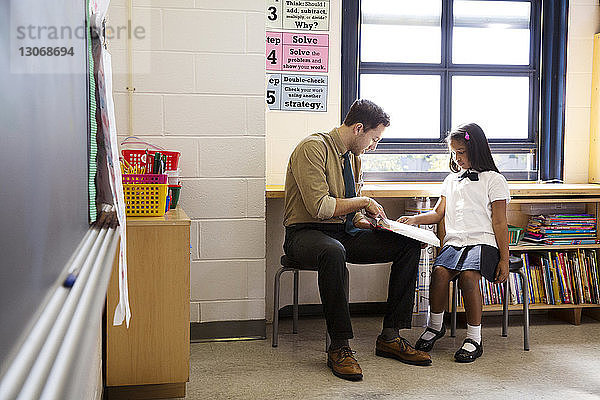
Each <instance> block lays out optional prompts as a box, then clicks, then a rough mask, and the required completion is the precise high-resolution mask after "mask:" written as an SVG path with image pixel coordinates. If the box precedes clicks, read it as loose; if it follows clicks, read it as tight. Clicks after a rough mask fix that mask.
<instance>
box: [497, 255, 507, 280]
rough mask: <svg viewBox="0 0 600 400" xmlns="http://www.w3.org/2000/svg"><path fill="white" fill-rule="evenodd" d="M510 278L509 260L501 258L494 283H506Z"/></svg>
mask: <svg viewBox="0 0 600 400" xmlns="http://www.w3.org/2000/svg"><path fill="white" fill-rule="evenodd" d="M506 278H508V260H502V259H501V260H500V261H499V262H498V266H497V267H496V275H495V279H494V283H504V282H505V281H506Z"/></svg>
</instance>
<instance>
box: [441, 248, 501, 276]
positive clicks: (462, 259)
mask: <svg viewBox="0 0 600 400" xmlns="http://www.w3.org/2000/svg"><path fill="white" fill-rule="evenodd" d="M498 261H500V252H499V251H498V249H497V248H495V247H494V246H489V245H487V244H478V245H475V246H465V247H457V246H450V245H446V246H444V247H443V248H442V250H441V251H440V253H439V254H438V256H437V257H436V259H435V261H434V262H433V266H434V267H436V266H438V265H441V266H442V267H446V268H448V269H453V270H455V271H465V270H475V271H479V273H481V276H483V277H484V278H485V279H487V280H488V281H490V282H493V281H494V275H495V274H496V267H497V266H498Z"/></svg>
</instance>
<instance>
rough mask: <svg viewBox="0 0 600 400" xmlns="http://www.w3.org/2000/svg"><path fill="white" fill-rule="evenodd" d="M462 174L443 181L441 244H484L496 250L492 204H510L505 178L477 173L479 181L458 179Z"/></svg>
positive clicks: (490, 172)
mask: <svg viewBox="0 0 600 400" xmlns="http://www.w3.org/2000/svg"><path fill="white" fill-rule="evenodd" d="M463 172H464V171H460V172H458V173H451V174H450V175H448V176H447V177H446V179H444V183H443V184H442V190H441V193H440V194H441V195H442V196H445V197H446V212H445V216H444V224H445V228H446V236H445V237H444V245H452V246H459V247H464V246H471V245H477V244H487V245H490V246H494V247H496V248H498V245H497V244H496V236H495V235H494V229H493V227H492V202H494V201H496V200H506V203H507V204H508V202H509V201H510V191H509V190H508V183H507V182H506V178H504V176H502V175H501V174H499V173H497V172H494V171H485V172H479V180H478V181H472V180H470V179H469V178H464V179H462V180H459V176H460V175H461V174H462V173H463Z"/></svg>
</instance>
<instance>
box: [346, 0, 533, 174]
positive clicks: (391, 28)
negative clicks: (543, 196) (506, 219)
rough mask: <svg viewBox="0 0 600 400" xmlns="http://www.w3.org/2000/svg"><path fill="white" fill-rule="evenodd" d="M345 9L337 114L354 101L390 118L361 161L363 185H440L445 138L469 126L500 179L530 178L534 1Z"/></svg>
mask: <svg viewBox="0 0 600 400" xmlns="http://www.w3.org/2000/svg"><path fill="white" fill-rule="evenodd" d="M344 3H345V5H344V8H345V10H344V22H343V38H342V75H343V76H342V103H343V105H342V107H343V113H342V114H343V115H344V114H345V111H346V110H347V109H348V108H349V106H350V104H351V103H352V101H354V99H355V98H358V97H360V98H368V99H371V100H373V101H374V102H376V103H377V104H379V105H381V106H382V107H383V108H384V110H386V112H388V113H389V114H390V117H391V120H392V125H391V126H390V127H389V128H388V129H387V130H386V134H385V136H384V139H383V140H382V141H381V144H380V145H379V146H378V149H377V150H376V151H375V152H373V153H368V154H365V155H364V156H363V160H364V162H363V166H364V171H365V178H366V179H368V180H421V181H422V180H439V179H440V178H442V177H444V176H445V175H446V174H447V173H448V152H447V149H446V145H445V143H444V141H443V139H444V137H445V136H446V132H448V131H449V130H451V129H452V128H453V127H455V126H457V125H459V124H461V123H467V122H476V123H478V124H479V125H480V126H481V127H482V128H483V130H484V132H485V133H486V136H487V138H488V140H489V142H490V146H491V147H492V152H493V153H494V158H495V160H496V164H497V165H498V168H499V169H500V170H501V171H502V173H503V174H504V175H505V176H506V177H507V178H509V179H518V180H527V179H537V175H538V174H537V168H538V166H537V161H536V160H537V149H538V132H539V125H540V124H539V111H540V107H539V104H540V102H539V97H540V74H539V72H540V62H539V60H540V42H541V40H540V37H541V32H540V25H541V19H540V18H541V3H540V1H538V0H511V1H499V0H484V1H476V0H419V1H407V0H404V1H398V0H351V1H345V2H344ZM357 25H358V26H359V30H358V32H357V31H356V26H357ZM352 27H354V28H352ZM357 72H358V73H357Z"/></svg>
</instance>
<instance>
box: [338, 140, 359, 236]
mask: <svg viewBox="0 0 600 400" xmlns="http://www.w3.org/2000/svg"><path fill="white" fill-rule="evenodd" d="M342 157H343V158H344V187H345V193H344V194H345V197H346V198H349V197H356V188H355V186H354V175H353V174H352V167H351V166H350V151H347V152H346V153H344V155H343V156H342ZM354 214H356V213H355V212H351V213H348V214H346V226H345V230H346V232H347V233H348V234H350V235H352V236H354V235H356V233H358V228H356V227H355V226H354V222H353V221H352V220H353V219H354Z"/></svg>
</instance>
